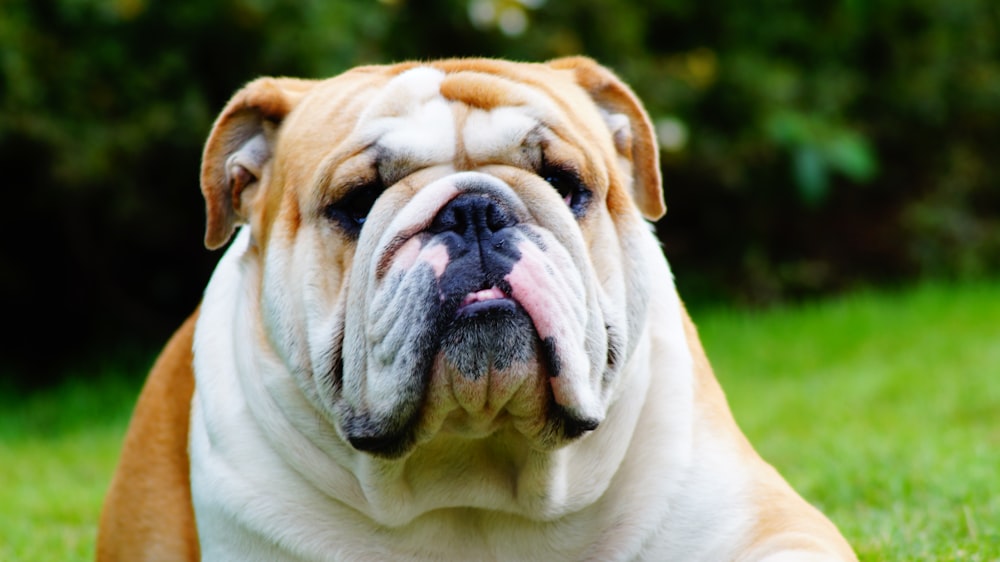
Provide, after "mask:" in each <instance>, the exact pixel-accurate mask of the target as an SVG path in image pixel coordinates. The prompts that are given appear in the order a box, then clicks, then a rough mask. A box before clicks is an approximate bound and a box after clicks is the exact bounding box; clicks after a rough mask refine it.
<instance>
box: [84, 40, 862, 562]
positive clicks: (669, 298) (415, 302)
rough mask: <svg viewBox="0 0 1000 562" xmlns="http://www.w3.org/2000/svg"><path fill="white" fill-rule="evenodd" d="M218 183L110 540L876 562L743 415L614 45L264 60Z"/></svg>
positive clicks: (208, 163) (239, 107)
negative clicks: (339, 64) (731, 401)
mask: <svg viewBox="0 0 1000 562" xmlns="http://www.w3.org/2000/svg"><path fill="white" fill-rule="evenodd" d="M201 186H202V191H203V194H204V197H205V202H206V208H207V231H206V235H205V243H206V245H207V246H208V247H209V248H220V247H222V246H224V245H226V244H228V245H229V246H228V249H227V250H226V251H225V254H224V255H223V256H222V258H221V260H220V261H219V264H218V266H217V268H216V270H215V272H214V274H213V275H212V278H211V280H210V282H209V283H208V286H207V288H206V289H205V293H204V298H203V300H202V303H201V305H200V306H199V309H198V310H197V312H196V313H195V314H194V315H193V316H192V317H191V318H190V319H189V320H188V321H187V322H186V323H185V324H184V325H183V326H182V327H181V328H180V329H179V331H178V332H177V333H176V334H175V335H174V337H173V339H172V340H171V341H170V343H169V344H168V345H167V347H166V349H165V350H164V351H163V353H162V355H161V356H160V358H159V359H158V361H157V363H156V364H155V366H154V367H153V369H152V372H151V374H150V376H149V378H148V380H147V383H146V385H145V387H144V390H143V392H142V395H141V396H140V398H139V402H138V405H137V407H136V410H135V414H134V417H133V419H132V422H131V425H130V427H129V430H128V434H127V436H126V438H125V443H124V451H123V453H122V456H121V461H120V464H119V466H118V469H117V471H116V473H115V476H114V479H113V482H112V484H111V487H110V491H109V493H108V496H107V499H106V502H105V507H104V511H103V513H102V518H101V527H100V533H99V539H98V546H97V554H98V559H100V560H128V561H135V560H194V559H198V558H199V557H201V558H203V559H205V560H212V561H217V560H234V561H242V562H246V561H254V560H260V561H275V560H302V561H305V560H407V561H409V560H435V561H439V560H463V561H465V560H511V561H523V560H544V561H554V560H593V561H608V560H653V561H665V560H679V561H684V562H690V561H695V560H705V561H723V560H855V556H854V554H853V552H852V550H851V548H850V546H848V544H847V542H846V541H845V540H844V539H843V537H842V536H841V534H840V533H839V532H838V530H837V528H836V527H835V526H834V525H833V524H832V523H831V522H830V521H829V520H828V519H827V518H826V517H824V516H823V515H822V514H821V513H820V512H819V511H817V510H816V509H815V508H813V507H812V506H811V505H810V504H809V503H807V502H806V501H804V500H803V499H802V498H801V497H800V496H799V495H798V494H796V492H795V491H793V490H792V488H791V487H790V486H789V485H788V484H787V483H786V482H785V480H784V479H783V478H782V477H781V476H780V475H779V474H778V473H777V472H776V471H775V470H774V469H773V468H772V467H771V466H770V465H768V464H767V463H766V462H765V461H763V460H762V459H761V457H760V456H758V454H757V453H756V452H755V451H754V449H753V448H752V447H751V445H750V444H749V443H748V441H747V440H746V438H745V437H744V436H743V434H742V433H741V431H740V430H739V428H738V427H737V424H736V423H735V422H734V420H733V417H732V415H731V414H730V411H729V408H728V406H727V404H726V400H725V398H724V395H723V392H722V390H721V389H720V388H719V385H718V384H717V382H716V379H715V377H714V375H713V373H712V370H711V367H710V366H709V362H708V360H707V359H706V357H705V353H704V351H703V349H702V346H701V344H700V343H699V340H698V336H697V333H696V331H695V327H694V325H693V324H692V322H691V320H690V318H689V317H688V315H687V313H686V312H685V309H684V306H683V304H682V302H681V299H680V298H679V297H678V294H677V291H676V289H675V287H674V283H673V279H672V274H671V271H670V268H669V266H668V265H667V262H666V260H665V259H664V256H663V253H662V251H661V248H660V246H659V244H658V242H657V240H656V238H655V237H654V235H653V233H652V229H651V227H650V223H649V222H648V221H652V220H656V219H658V218H659V217H660V216H661V215H663V214H664V211H665V207H664V203H663V196H662V189H661V178H660V168H659V160H658V150H657V143H656V139H655V137H654V131H653V127H652V126H651V124H650V119H649V117H648V115H647V114H646V112H645V110H644V109H643V107H642V105H641V104H640V102H639V101H638V99H637V98H636V96H635V95H634V94H633V92H632V91H631V90H630V89H629V88H628V87H627V86H626V85H625V84H624V83H623V82H622V81H621V80H619V79H618V78H617V77H616V76H615V75H614V74H613V73H612V72H611V71H609V70H608V69H606V68H604V67H602V66H600V65H598V64H597V63H595V62H594V61H592V60H590V59H586V58H565V59H558V60H554V61H551V62H548V63H545V64H523V63H512V62H504V61H499V60H478V59H461V60H444V61H435V62H419V63H418V62H412V63H404V64H396V65H392V66H366V67H360V68H356V69H353V70H350V71H348V72H346V73H344V74H341V75H339V76H336V77H334V78H331V79H328V80H319V81H311V80H296V79H288V78H261V79H258V80H256V81H254V82H251V83H249V84H248V85H247V86H246V87H244V88H243V89H242V90H240V91H239V92H238V93H236V95H235V96H234V97H233V98H232V100H231V101H230V102H229V103H228V105H227V106H226V107H225V109H224V110H223V111H222V113H221V115H220V116H219V117H218V119H217V121H216V122H215V125H214V128H213V129H212V132H211V134H210V136H209V138H208V141H207V144H206V147H205V151H204V159H203V167H202V173H201ZM231 239H232V240H231Z"/></svg>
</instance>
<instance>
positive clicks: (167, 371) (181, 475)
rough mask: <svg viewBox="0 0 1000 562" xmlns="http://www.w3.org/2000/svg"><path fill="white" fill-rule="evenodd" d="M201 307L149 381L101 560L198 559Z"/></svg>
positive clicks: (103, 533)
mask: <svg viewBox="0 0 1000 562" xmlns="http://www.w3.org/2000/svg"><path fill="white" fill-rule="evenodd" d="M197 317H198V312H197V311H196V312H195V313H194V314H192V315H191V316H190V317H189V318H188V319H187V321H186V322H184V324H183V325H182V326H181V327H180V328H179V329H178V330H177V331H176V332H175V333H174V335H173V337H172V338H171V339H170V341H169V342H168V343H167V345H166V347H165V348H164V349H163V351H162V352H161V354H160V356H159V358H158V359H157V360H156V363H155V364H154V365H153V368H152V370H151V371H150V374H149V377H148V378H147V379H146V383H145V385H144V386H143V389H142V393H141V394H140V396H139V400H138V402H137V404H136V407H135V411H134V413H133V415H132V421H131V422H130V423H129V427H128V431H127V433H126V435H125V441H124V446H123V448H122V456H121V458H120V460H119V464H118V467H117V469H116V471H115V474H114V477H113V478H112V481H111V486H110V488H109V490H108V494H107V496H106V498H105V503H104V509H103V512H102V513H101V524H100V531H99V534H98V538H97V560H99V561H102V562H110V561H115V560H197V559H198V557H199V552H198V538H197V533H196V531H195V525H194V510H193V509H192V506H191V492H190V478H189V473H188V451H187V446H188V424H189V421H188V420H189V416H190V409H191V396H192V393H193V392H194V372H193V369H192V359H193V355H192V342H193V337H194V327H195V321H196V319H197Z"/></svg>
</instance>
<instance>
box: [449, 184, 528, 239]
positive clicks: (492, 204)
mask: <svg viewBox="0 0 1000 562" xmlns="http://www.w3.org/2000/svg"><path fill="white" fill-rule="evenodd" d="M515 224H517V221H516V220H515V218H514V216H513V215H511V213H510V211H508V210H507V209H505V208H504V207H503V205H500V204H498V203H497V202H496V201H494V200H493V199H491V198H489V197H486V196H484V195H478V194H466V195H459V196H458V197H456V198H454V199H452V200H451V201H449V202H448V204H447V205H445V206H444V207H443V208H442V209H441V211H440V212H438V214H437V216H436V217H434V222H433V223H431V227H430V231H431V232H433V233H435V234H441V233H443V232H454V233H455V234H458V235H459V236H460V237H462V238H464V239H467V240H468V239H476V238H478V239H484V238H489V237H490V236H491V235H492V234H494V233H496V232H499V231H500V230H502V229H504V228H508V227H511V226H514V225H515Z"/></svg>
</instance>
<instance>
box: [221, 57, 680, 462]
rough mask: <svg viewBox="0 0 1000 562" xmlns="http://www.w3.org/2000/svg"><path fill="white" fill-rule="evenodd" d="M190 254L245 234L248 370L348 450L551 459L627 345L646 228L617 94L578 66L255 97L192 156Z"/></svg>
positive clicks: (336, 81) (607, 387)
mask: <svg viewBox="0 0 1000 562" xmlns="http://www.w3.org/2000/svg"><path fill="white" fill-rule="evenodd" d="M202 187H203V192H204V194H205V198H206V205H207V210H208V228H207V234H206V244H207V245H208V246H209V247H218V246H220V245H222V244H223V243H225V242H226V240H228V238H229V237H230V235H231V234H232V232H233V230H234V228H235V226H236V225H237V224H240V223H247V224H249V226H250V230H251V235H252V242H251V250H252V253H253V255H254V257H255V260H256V261H255V267H254V270H253V271H250V272H248V274H249V275H253V276H255V278H256V279H257V282H256V286H255V289H254V291H253V294H252V295H247V298H248V299H250V300H251V302H252V303H253V306H252V312H250V314H251V315H252V317H251V318H250V319H249V320H248V321H253V322H256V323H259V325H260V330H259V341H258V342H252V343H251V345H254V346H256V347H257V348H259V350H260V353H262V358H260V359H259V360H262V361H275V362H280V363H282V364H283V365H284V366H285V368H286V370H287V371H288V372H290V373H291V374H292V375H293V377H294V379H295V381H296V384H297V385H298V387H299V388H300V389H301V390H302V392H303V394H304V395H305V396H306V397H307V398H308V399H309V401H310V402H311V403H312V404H313V406H314V407H315V408H316V410H317V411H319V412H321V413H322V414H323V415H324V416H326V417H327V418H328V420H329V421H330V422H331V424H332V425H333V426H334V427H336V428H337V431H338V433H339V434H340V435H341V437H342V438H343V439H344V440H346V441H347V442H349V443H350V444H351V445H352V446H353V447H354V448H356V449H358V450H361V451H366V452H369V453H372V454H375V455H377V456H382V457H390V458H395V457H400V456H403V455H406V454H407V453H408V452H410V451H412V450H413V449H414V448H415V447H417V446H420V445H421V444H425V443H429V442H431V441H433V440H434V439H435V438H438V437H441V438H446V439H447V438H454V437H459V438H469V439H476V438H484V437H487V436H498V437H499V438H501V439H514V440H522V441H526V442H527V443H528V444H529V445H530V446H531V447H532V448H535V449H540V450H549V449H552V448H555V447H559V446H561V445H563V444H565V443H567V442H568V441H570V440H573V439H575V438H577V437H579V436H581V435H583V434H585V433H586V432H588V431H590V430H592V429H594V428H596V427H597V426H598V425H599V424H600V423H601V422H602V420H603V418H604V415H605V413H606V411H607V408H608V406H609V404H610V403H611V402H613V400H614V398H615V389H616V387H617V385H618V382H619V379H620V375H621V372H622V368H623V365H624V364H625V363H626V362H627V359H628V357H629V355H630V352H631V350H632V349H633V348H634V346H635V345H636V343H637V339H638V338H639V336H640V335H641V333H640V326H641V325H642V324H643V322H644V303H645V300H646V295H647V291H648V287H646V286H645V282H644V281H643V280H644V279H646V278H647V275H645V274H643V273H642V271H641V269H642V268H643V263H642V258H641V255H642V252H640V250H639V248H637V247H635V243H634V241H635V240H636V239H639V238H642V237H643V236H645V237H648V236H649V233H648V231H647V232H641V231H643V230H648V227H647V226H646V225H645V223H644V221H643V220H642V215H643V214H645V215H646V217H648V218H657V217H659V216H660V215H661V214H662V212H663V207H662V197H661V193H660V181H659V171H658V161H657V152H656V146H655V140H654V139H653V136H652V130H651V127H650V124H649V120H648V118H647V116H646V115H645V113H644V112H643V110H642V108H641V107H640V106H639V104H638V102H637V101H636V100H635V97H634V96H633V95H632V93H631V92H630V91H629V90H628V89H627V88H626V87H625V86H624V85H623V84H622V83H621V82H620V81H618V80H617V78H615V77H614V76H613V75H612V74H611V73H610V72H608V71H607V70H605V69H603V68H602V67H599V66H598V65H596V64H595V63H593V62H591V61H589V60H587V59H561V60H557V61H553V62H551V63H549V64H546V65H527V64H514V63H501V62H498V61H483V60H456V61H443V62H438V63H433V64H429V65H416V64H406V65H398V66H392V67H363V68H360V69H356V70H353V71H351V72H348V73H345V74H343V75H340V76H338V77H336V78H333V79H330V80H327V81H322V82H308V81H298V80H285V79H280V80H275V79H262V80H259V81H257V82H254V83H251V84H250V85H248V86H247V87H246V88H244V89H243V90H242V91H241V92H240V93H238V94H237V95H236V96H235V97H234V98H233V100H232V101H231V102H230V103H229V105H228V106H227V108H226V109H225V110H224V111H223V113H222V115H221V116H220V118H219V120H218V121H217V122H216V125H215V128H214V130H213V132H212V135H211V137H210V138H209V141H208V144H207V146H206V151H205V158H204V168H203V173H202Z"/></svg>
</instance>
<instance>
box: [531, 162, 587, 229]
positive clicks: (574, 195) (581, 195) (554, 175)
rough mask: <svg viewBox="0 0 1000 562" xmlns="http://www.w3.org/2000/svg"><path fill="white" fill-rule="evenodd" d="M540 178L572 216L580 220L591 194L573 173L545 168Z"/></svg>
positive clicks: (560, 169)
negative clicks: (554, 191) (564, 204)
mask: <svg viewBox="0 0 1000 562" xmlns="http://www.w3.org/2000/svg"><path fill="white" fill-rule="evenodd" d="M539 175H541V176H542V178H544V179H545V181H546V182H548V183H549V185H551V186H552V187H553V188H554V189H555V190H556V192H557V193H559V195H561V196H562V198H563V201H565V202H566V205H568V206H569V209H570V211H572V212H573V216H575V217H576V218H580V217H582V216H583V214H584V211H586V208H587V203H589V202H590V197H591V192H590V190H589V189H587V187H586V186H585V185H584V184H583V182H582V181H580V178H579V176H577V175H576V174H575V173H573V172H571V171H569V170H564V169H562V168H547V169H545V170H543V171H542V173H541V174H539Z"/></svg>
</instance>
